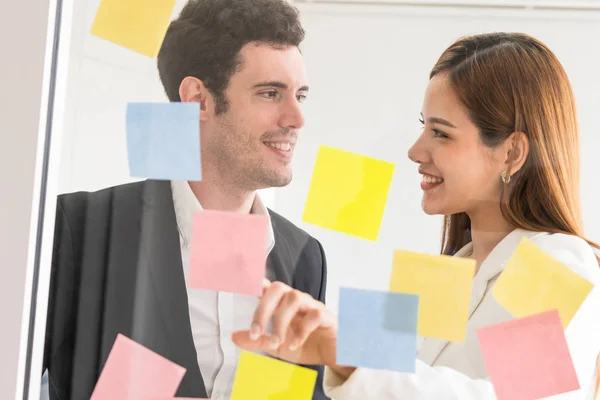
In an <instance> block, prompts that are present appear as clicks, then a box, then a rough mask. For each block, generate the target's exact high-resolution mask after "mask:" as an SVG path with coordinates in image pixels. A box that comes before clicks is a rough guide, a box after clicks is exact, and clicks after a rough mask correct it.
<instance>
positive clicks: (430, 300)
mask: <svg viewBox="0 0 600 400" xmlns="http://www.w3.org/2000/svg"><path fill="white" fill-rule="evenodd" d="M475 266H476V263H475V260H472V259H468V258H461V257H451V256H446V255H440V256H434V255H429V254H420V253H413V252H409V251H400V250H398V251H396V252H394V261H393V268H392V279H391V282H390V291H392V292H400V293H410V294H416V295H419V314H418V318H419V320H418V322H417V334H418V335H420V336H426V337H432V338H437V339H445V340H449V341H463V340H464V339H465V335H466V332H467V320H468V319H469V304H470V301H471V289H472V287H473V276H474V275H475Z"/></svg>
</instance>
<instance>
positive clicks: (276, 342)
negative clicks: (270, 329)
mask: <svg viewBox="0 0 600 400" xmlns="http://www.w3.org/2000/svg"><path fill="white" fill-rule="evenodd" d="M278 347H279V338H278V337H277V336H273V337H272V338H271V349H272V350H275V349H277V348H278Z"/></svg>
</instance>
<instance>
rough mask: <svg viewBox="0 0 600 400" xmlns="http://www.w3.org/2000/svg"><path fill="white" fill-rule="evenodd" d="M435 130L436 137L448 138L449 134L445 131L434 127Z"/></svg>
mask: <svg viewBox="0 0 600 400" xmlns="http://www.w3.org/2000/svg"><path fill="white" fill-rule="evenodd" d="M432 131H433V136H435V137H439V138H448V135H446V134H445V133H444V132H442V131H438V130H437V129H432Z"/></svg>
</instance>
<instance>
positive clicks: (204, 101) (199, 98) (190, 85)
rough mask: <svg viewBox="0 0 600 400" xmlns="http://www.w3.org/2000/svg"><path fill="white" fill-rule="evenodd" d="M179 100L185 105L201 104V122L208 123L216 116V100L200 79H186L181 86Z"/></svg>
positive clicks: (191, 77)
mask: <svg viewBox="0 0 600 400" xmlns="http://www.w3.org/2000/svg"><path fill="white" fill-rule="evenodd" d="M179 98H180V99H181V101H182V102H184V103H191V102H196V103H200V121H207V120H209V119H210V118H211V117H213V116H214V113H215V101H214V98H213V96H212V93H211V92H210V90H208V89H207V88H206V87H205V86H204V83H203V82H202V81H201V80H200V79H198V78H195V77H193V76H188V77H185V78H184V79H183V80H182V81H181V84H180V85H179Z"/></svg>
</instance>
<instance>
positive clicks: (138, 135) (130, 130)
mask: <svg viewBox="0 0 600 400" xmlns="http://www.w3.org/2000/svg"><path fill="white" fill-rule="evenodd" d="M127 156H128V158H129V172H130V175H131V176H132V177H135V178H147V179H159V180H188V181H199V180H201V179H202V172H201V163H200V103H195V102H193V103H183V102H173V103H129V104H128V105H127Z"/></svg>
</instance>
